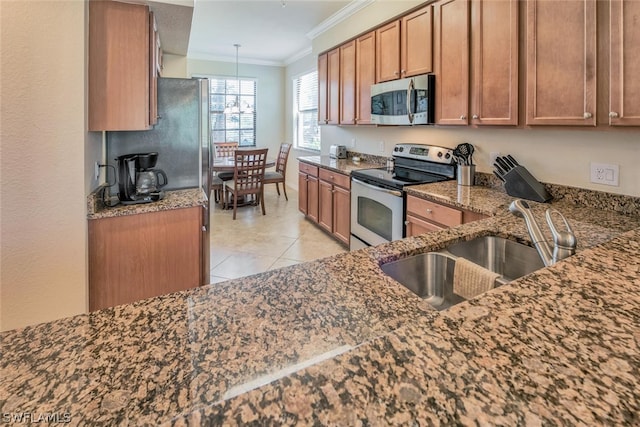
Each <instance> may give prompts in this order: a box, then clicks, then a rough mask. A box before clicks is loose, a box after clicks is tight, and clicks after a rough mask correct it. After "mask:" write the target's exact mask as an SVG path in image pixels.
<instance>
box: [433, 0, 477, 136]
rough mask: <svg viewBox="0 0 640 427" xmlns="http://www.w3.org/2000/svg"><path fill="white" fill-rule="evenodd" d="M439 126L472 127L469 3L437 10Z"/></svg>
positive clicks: (448, 1) (457, 0)
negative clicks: (470, 125) (470, 117)
mask: <svg viewBox="0 0 640 427" xmlns="http://www.w3.org/2000/svg"><path fill="white" fill-rule="evenodd" d="M433 15H434V21H435V23H434V32H435V37H434V53H435V63H436V70H435V74H436V123H437V124H441V125H467V124H469V118H468V113H469V1H468V0H443V1H440V2H438V3H436V4H435V6H434V13H433Z"/></svg>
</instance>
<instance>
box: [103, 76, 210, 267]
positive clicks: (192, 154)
mask: <svg viewBox="0 0 640 427" xmlns="http://www.w3.org/2000/svg"><path fill="white" fill-rule="evenodd" d="M158 115H159V116H160V118H159V119H158V124H156V125H155V126H154V127H153V129H151V130H148V131H127V132H107V159H115V158H117V157H119V156H123V155H126V154H128V153H146V152H157V153H158V161H157V164H156V167H157V168H160V169H162V170H163V171H164V172H165V173H166V175H167V177H168V183H167V185H166V186H165V187H163V190H164V191H167V190H178V189H185V188H198V187H201V188H202V190H203V191H204V193H205V194H206V195H207V197H208V196H209V195H210V194H211V179H210V177H211V172H210V163H211V162H212V155H213V153H211V150H210V144H211V137H210V118H209V80H207V79H174V78H160V79H158ZM111 169H112V168H108V169H107V170H108V172H109V173H111V172H112V171H111ZM114 181H115V179H114V177H110V178H109V182H114ZM203 220H204V229H203V239H202V249H203V256H204V257H205V259H208V258H209V206H208V205H206V206H205V209H204V210H203ZM203 264H204V266H205V271H203V274H204V277H208V276H209V271H208V268H209V263H206V262H205V263H203Z"/></svg>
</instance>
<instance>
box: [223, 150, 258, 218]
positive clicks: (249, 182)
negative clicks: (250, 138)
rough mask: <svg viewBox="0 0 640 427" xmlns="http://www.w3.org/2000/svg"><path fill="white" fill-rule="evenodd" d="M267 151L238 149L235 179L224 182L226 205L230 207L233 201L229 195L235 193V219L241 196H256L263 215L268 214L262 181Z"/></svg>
mask: <svg viewBox="0 0 640 427" xmlns="http://www.w3.org/2000/svg"><path fill="white" fill-rule="evenodd" d="M267 151H268V149H267V148H261V149H257V150H236V152H235V166H234V168H233V179H232V180H231V181H225V182H224V201H225V207H226V208H229V207H230V206H229V205H230V203H231V201H230V200H229V197H230V196H231V195H233V219H234V220H235V219H236V211H237V209H238V199H239V198H240V197H244V198H245V199H246V198H247V197H248V196H251V195H252V196H254V200H255V202H254V204H257V203H259V204H260V205H261V206H262V215H265V214H266V212H265V209H264V191H263V183H262V181H263V179H264V168H265V165H266V163H267Z"/></svg>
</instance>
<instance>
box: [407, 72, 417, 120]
mask: <svg viewBox="0 0 640 427" xmlns="http://www.w3.org/2000/svg"><path fill="white" fill-rule="evenodd" d="M414 89H415V86H414V85H413V79H409V87H408V88H407V117H408V118H409V123H413V111H411V94H412V93H413V90H414Z"/></svg>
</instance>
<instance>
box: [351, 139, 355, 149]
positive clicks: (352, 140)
mask: <svg viewBox="0 0 640 427" xmlns="http://www.w3.org/2000/svg"><path fill="white" fill-rule="evenodd" d="M351 148H356V139H355V138H351Z"/></svg>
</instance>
